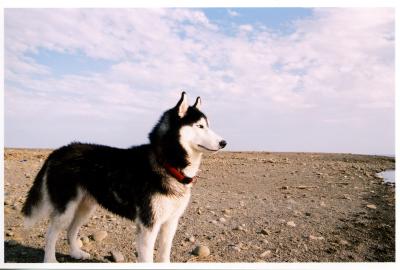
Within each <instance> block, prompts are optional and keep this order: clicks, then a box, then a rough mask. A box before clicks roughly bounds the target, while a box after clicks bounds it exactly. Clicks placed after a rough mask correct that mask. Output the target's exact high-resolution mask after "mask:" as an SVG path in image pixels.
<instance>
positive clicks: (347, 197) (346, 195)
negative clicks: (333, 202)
mask: <svg viewBox="0 0 400 270" xmlns="http://www.w3.org/2000/svg"><path fill="white" fill-rule="evenodd" d="M342 199H345V200H351V197H350V195H349V194H343V196H342Z"/></svg>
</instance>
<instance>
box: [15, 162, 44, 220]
mask: <svg viewBox="0 0 400 270" xmlns="http://www.w3.org/2000/svg"><path fill="white" fill-rule="evenodd" d="M48 163H49V160H48V159H47V160H46V161H45V163H44V164H43V166H42V168H41V169H40V171H39V172H38V174H37V175H36V178H35V181H34V182H33V185H32V187H31V189H30V190H29V192H28V197H27V198H26V201H25V203H24V206H23V207H22V210H21V212H22V214H23V216H24V225H25V227H26V228H29V227H32V226H33V225H34V224H35V223H36V221H37V220H39V219H40V218H41V217H43V216H44V215H46V214H48V213H49V210H50V209H48V208H49V206H50V205H49V204H48V203H47V204H46V200H45V199H46V197H48V195H47V189H46V177H47V169H48Z"/></svg>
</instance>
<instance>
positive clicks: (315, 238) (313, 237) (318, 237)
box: [308, 234, 325, 240]
mask: <svg viewBox="0 0 400 270" xmlns="http://www.w3.org/2000/svg"><path fill="white" fill-rule="evenodd" d="M308 239H310V240H325V238H324V237H323V236H314V235H312V234H310V235H309V236H308Z"/></svg>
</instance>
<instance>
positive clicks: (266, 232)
mask: <svg viewBox="0 0 400 270" xmlns="http://www.w3.org/2000/svg"><path fill="white" fill-rule="evenodd" d="M260 233H261V234H263V235H270V234H271V231H270V230H267V229H262V230H261V231H260Z"/></svg>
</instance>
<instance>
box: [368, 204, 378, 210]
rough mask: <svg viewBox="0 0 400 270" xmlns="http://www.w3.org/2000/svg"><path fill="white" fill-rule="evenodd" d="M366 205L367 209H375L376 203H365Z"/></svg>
mask: <svg viewBox="0 0 400 270" xmlns="http://www.w3.org/2000/svg"><path fill="white" fill-rule="evenodd" d="M367 207H368V208H369V209H376V205H375V204H367Z"/></svg>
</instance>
